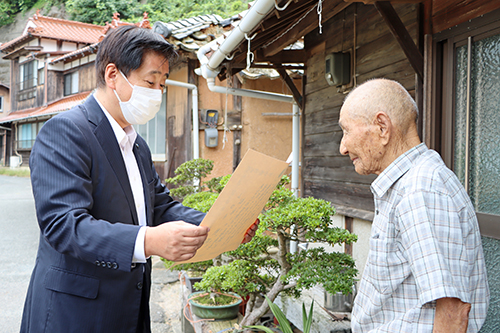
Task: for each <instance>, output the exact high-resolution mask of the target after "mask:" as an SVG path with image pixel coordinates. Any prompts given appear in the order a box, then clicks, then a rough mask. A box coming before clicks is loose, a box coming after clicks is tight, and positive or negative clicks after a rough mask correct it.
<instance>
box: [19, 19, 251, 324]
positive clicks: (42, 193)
mask: <svg viewBox="0 0 500 333" xmlns="http://www.w3.org/2000/svg"><path fill="white" fill-rule="evenodd" d="M174 54H175V51H174V50H173V48H172V46H171V45H170V44H169V43H168V42H166V41H165V40H164V39H163V38H162V37H161V36H160V35H158V34H155V33H153V32H152V31H151V30H147V29H142V28H137V27H134V26H125V27H121V28H118V29H116V30H113V31H112V32H111V33H110V34H108V35H107V36H106V37H105V38H104V40H103V41H102V43H101V44H100V46H99V51H98V53H97V58H96V74H97V90H96V92H95V93H94V94H93V95H91V96H90V97H89V98H88V99H87V100H86V101H85V103H83V104H82V105H79V106H77V107H75V108H73V109H71V110H69V111H66V112H63V113H61V114H59V115H58V116H56V117H54V118H53V119H51V120H50V121H48V122H47V123H46V124H45V125H44V126H43V128H42V130H41V131H40V133H39V135H38V137H37V140H36V142H35V144H34V146H33V150H32V153H31V157H30V168H31V179H32V185H33V193H34V197H35V204H36V212H37V218H38V223H39V225H40V230H41V233H40V245H39V249H38V255H37V258H36V264H35V268H34V270H33V274H32V277H31V281H30V285H29V289H28V294H27V298H26V303H25V307H24V313H23V320H22V326H21V332H50V333H53V332H56V333H58V332H131V333H136V332H150V320H149V293H150V284H151V260H150V259H149V257H150V256H151V255H158V256H161V257H163V258H166V259H168V260H172V261H182V260H187V259H189V258H191V257H192V256H194V254H195V253H196V251H197V250H198V249H199V248H200V247H201V245H202V244H203V242H204V241H205V239H206V237H207V234H208V231H209V230H208V228H207V227H202V226H198V224H200V222H201V221H202V219H203V217H204V214H203V213H200V212H198V211H195V210H193V209H190V208H187V207H184V206H182V205H181V204H180V203H179V202H176V201H173V200H172V198H171V197H170V196H169V191H168V189H167V188H165V186H164V185H162V184H161V181H160V179H159V177H158V174H157V173H156V171H155V169H154V165H153V163H152V160H151V153H150V150H149V148H148V146H147V144H146V142H145V141H144V140H143V139H142V138H141V137H140V136H137V134H136V132H135V131H134V129H133V127H132V126H131V125H133V124H140V123H145V122H147V121H148V120H149V119H151V118H152V117H154V115H155V114H156V112H157V111H158V109H159V105H160V102H161V94H162V92H163V89H164V82H165V79H166V78H167V77H168V73H169V59H170V58H171V57H172V56H173V55H174ZM165 222H168V223H165ZM254 230H255V228H253V229H252V230H250V232H248V233H247V235H246V236H245V241H248V240H249V239H251V237H252V236H253V235H254ZM172 301H173V302H177V301H178V300H172Z"/></svg>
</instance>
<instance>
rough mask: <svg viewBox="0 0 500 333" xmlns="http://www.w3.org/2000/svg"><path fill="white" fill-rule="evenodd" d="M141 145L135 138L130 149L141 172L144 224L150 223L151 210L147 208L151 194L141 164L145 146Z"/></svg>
mask: <svg viewBox="0 0 500 333" xmlns="http://www.w3.org/2000/svg"><path fill="white" fill-rule="evenodd" d="M142 146H143V145H139V144H138V143H137V140H136V141H135V143H134V147H133V149H132V150H133V152H134V156H135V160H136V161H137V166H138V167H139V172H140V173H141V180H142V188H143V191H144V199H145V201H146V224H147V225H151V223H152V222H151V221H152V220H151V219H152V216H151V214H150V211H151V210H150V209H149V208H150V207H151V196H150V194H149V186H148V178H147V177H146V172H145V170H144V168H145V166H144V164H143V161H144V158H143V154H142V152H143V149H145V147H142Z"/></svg>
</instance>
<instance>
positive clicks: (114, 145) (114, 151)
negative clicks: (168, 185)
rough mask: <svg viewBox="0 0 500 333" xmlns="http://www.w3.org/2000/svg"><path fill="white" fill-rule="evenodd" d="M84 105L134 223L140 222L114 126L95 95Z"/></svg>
mask: <svg viewBox="0 0 500 333" xmlns="http://www.w3.org/2000/svg"><path fill="white" fill-rule="evenodd" d="M84 107H85V109H86V110H87V114H88V119H89V122H90V123H91V124H93V125H94V126H95V128H94V134H95V136H96V138H97V141H98V142H99V144H100V145H101V147H102V149H103V151H104V155H105V156H106V158H107V159H108V161H109V164H110V165H111V168H112V169H113V171H114V173H115V175H116V177H117V178H118V182H119V183H120V185H121V187H122V190H123V193H124V194H125V197H126V198H127V202H128V205H129V208H130V211H131V213H132V218H133V223H134V224H139V219H138V218H137V211H136V209H135V202H134V196H133V194H132V189H131V187H130V181H129V179H128V174H127V169H126V167H125V162H124V161H123V156H122V153H121V150H120V146H119V145H118V141H117V140H116V136H115V133H114V132H113V128H112V127H111V125H110V123H109V121H108V119H107V118H106V116H105V115H104V113H103V111H102V110H101V107H100V106H99V104H97V102H96V100H95V98H94V96H93V95H91V96H90V97H89V98H88V99H87V100H86V101H85V104H84Z"/></svg>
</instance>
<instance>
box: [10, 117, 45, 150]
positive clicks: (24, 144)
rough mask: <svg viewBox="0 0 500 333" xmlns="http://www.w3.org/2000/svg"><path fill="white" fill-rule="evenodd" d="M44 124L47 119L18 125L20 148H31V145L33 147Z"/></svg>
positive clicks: (18, 145) (18, 144)
mask: <svg viewBox="0 0 500 333" xmlns="http://www.w3.org/2000/svg"><path fill="white" fill-rule="evenodd" d="M44 124H45V121H41V122H38V123H28V124H20V125H19V126H18V127H17V128H18V130H17V131H18V133H17V141H18V143H17V147H18V148H19V149H30V148H31V147H33V144H34V143H35V138H36V136H37V134H38V132H40V129H41V128H42V126H43V125H44Z"/></svg>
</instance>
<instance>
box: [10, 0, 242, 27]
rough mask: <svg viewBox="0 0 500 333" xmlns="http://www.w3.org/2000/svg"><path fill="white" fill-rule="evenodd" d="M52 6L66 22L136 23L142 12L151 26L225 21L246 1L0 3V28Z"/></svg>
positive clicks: (47, 0) (58, 0)
mask: <svg viewBox="0 0 500 333" xmlns="http://www.w3.org/2000/svg"><path fill="white" fill-rule="evenodd" d="M53 7H57V8H61V10H62V11H63V10H65V12H66V14H67V16H68V17H67V18H68V19H70V20H75V21H80V22H85V23H93V24H99V25H104V24H105V23H106V22H110V21H111V18H112V16H113V13H115V12H118V13H120V19H121V20H123V21H129V22H137V21H139V20H140V19H141V18H142V15H143V13H144V12H147V13H148V14H149V20H150V21H151V22H152V23H154V22H156V21H163V22H170V21H176V20H179V19H183V18H188V17H192V16H196V15H203V14H218V15H220V16H222V17H223V18H226V17H231V16H233V15H235V14H237V13H239V12H241V11H243V10H245V9H247V7H248V0H147V1H140V0H38V1H37V0H19V1H12V0H0V26H4V25H7V24H11V23H13V22H14V20H15V15H16V14H18V13H21V12H26V11H29V10H30V9H32V8H35V9H40V12H41V14H42V15H44V14H46V13H47V12H48V11H49V10H50V9H51V8H53Z"/></svg>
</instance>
